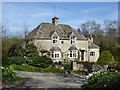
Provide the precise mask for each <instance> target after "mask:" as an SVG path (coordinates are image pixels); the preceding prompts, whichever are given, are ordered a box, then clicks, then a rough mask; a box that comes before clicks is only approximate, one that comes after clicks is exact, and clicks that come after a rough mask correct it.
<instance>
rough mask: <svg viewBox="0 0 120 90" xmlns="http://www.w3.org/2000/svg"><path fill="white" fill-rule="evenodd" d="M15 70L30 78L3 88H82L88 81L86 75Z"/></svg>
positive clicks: (18, 73)
mask: <svg viewBox="0 0 120 90" xmlns="http://www.w3.org/2000/svg"><path fill="white" fill-rule="evenodd" d="M14 72H16V73H17V75H18V76H20V77H22V78H29V79H26V80H23V81H19V82H16V83H13V84H10V85H5V86H3V88H15V87H17V88H80V87H81V86H82V85H84V84H85V83H86V82H87V80H86V75H66V74H58V73H40V72H24V71H14Z"/></svg>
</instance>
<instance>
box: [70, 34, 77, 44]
mask: <svg viewBox="0 0 120 90" xmlns="http://www.w3.org/2000/svg"><path fill="white" fill-rule="evenodd" d="M75 42H76V37H75V36H71V37H70V43H71V44H72V45H73V44H75Z"/></svg>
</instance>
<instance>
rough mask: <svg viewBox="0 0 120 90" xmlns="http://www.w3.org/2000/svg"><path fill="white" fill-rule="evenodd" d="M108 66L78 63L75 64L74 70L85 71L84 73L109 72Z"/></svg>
mask: <svg viewBox="0 0 120 90" xmlns="http://www.w3.org/2000/svg"><path fill="white" fill-rule="evenodd" d="M107 67H108V65H98V64H91V63H78V64H77V62H73V70H83V71H89V72H93V71H99V70H107Z"/></svg>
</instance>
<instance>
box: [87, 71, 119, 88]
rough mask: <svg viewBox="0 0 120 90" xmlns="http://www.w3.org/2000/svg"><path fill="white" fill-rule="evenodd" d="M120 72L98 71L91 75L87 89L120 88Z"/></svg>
mask: <svg viewBox="0 0 120 90" xmlns="http://www.w3.org/2000/svg"><path fill="white" fill-rule="evenodd" d="M119 82H120V72H118V71H115V72H108V71H98V72H93V73H91V74H89V76H88V82H87V85H86V88H115V89H117V88H120V83H119Z"/></svg>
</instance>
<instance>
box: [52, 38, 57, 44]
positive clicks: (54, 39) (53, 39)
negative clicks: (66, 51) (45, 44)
mask: <svg viewBox="0 0 120 90" xmlns="http://www.w3.org/2000/svg"><path fill="white" fill-rule="evenodd" d="M54 41H55V43H54ZM52 43H53V44H58V36H53V37H52Z"/></svg>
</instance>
